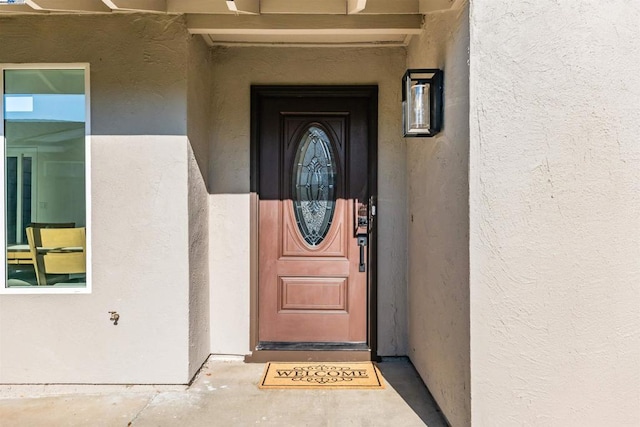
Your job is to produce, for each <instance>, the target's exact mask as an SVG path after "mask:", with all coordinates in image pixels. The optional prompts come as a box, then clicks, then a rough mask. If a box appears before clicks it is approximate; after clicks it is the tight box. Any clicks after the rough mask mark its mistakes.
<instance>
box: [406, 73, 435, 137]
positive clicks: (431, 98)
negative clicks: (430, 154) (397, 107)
mask: <svg viewBox="0 0 640 427" xmlns="http://www.w3.org/2000/svg"><path fill="white" fill-rule="evenodd" d="M442 77H443V73H442V70H438V69H416V70H407V72H406V73H404V77H402V110H403V118H402V122H403V123H402V124H403V130H404V136H405V137H408V136H411V137H425V136H434V135H435V134H437V133H438V132H440V129H441V128H442Z"/></svg>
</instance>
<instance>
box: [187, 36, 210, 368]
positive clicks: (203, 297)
mask: <svg viewBox="0 0 640 427" xmlns="http://www.w3.org/2000/svg"><path fill="white" fill-rule="evenodd" d="M188 52H189V57H188V63H187V67H188V68H187V72H188V75H187V135H188V136H189V143H190V145H189V152H188V161H189V177H188V181H189V193H188V197H189V377H191V376H193V375H194V374H195V373H196V372H197V371H198V369H199V368H200V366H202V363H203V362H204V361H205V360H206V358H207V357H208V356H209V352H210V348H211V343H210V326H211V325H210V323H209V194H208V192H207V183H206V179H207V175H208V174H207V167H208V161H209V141H210V140H209V137H210V136H209V116H210V112H211V60H210V59H211V55H210V53H209V49H208V47H207V45H206V44H205V42H204V40H203V39H202V37H200V36H193V37H191V39H190V40H189V51H188Z"/></svg>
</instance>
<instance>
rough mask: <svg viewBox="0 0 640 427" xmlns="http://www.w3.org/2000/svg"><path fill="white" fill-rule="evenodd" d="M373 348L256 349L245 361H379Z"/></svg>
mask: <svg viewBox="0 0 640 427" xmlns="http://www.w3.org/2000/svg"><path fill="white" fill-rule="evenodd" d="M377 360H378V359H377V357H375V356H374V355H373V353H372V352H371V350H350V351H344V350H257V349H256V350H254V351H253V352H252V353H251V354H247V355H246V356H245V357H244V361H245V363H266V362H370V361H377Z"/></svg>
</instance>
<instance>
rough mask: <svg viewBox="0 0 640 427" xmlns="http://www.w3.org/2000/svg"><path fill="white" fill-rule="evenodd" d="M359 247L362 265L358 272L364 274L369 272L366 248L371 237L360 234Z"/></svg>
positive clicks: (358, 237) (359, 266)
mask: <svg viewBox="0 0 640 427" xmlns="http://www.w3.org/2000/svg"><path fill="white" fill-rule="evenodd" d="M357 239H358V246H359V247H360V264H359V265H358V271H359V272H361V273H363V272H365V271H367V266H366V264H365V261H364V248H365V246H367V244H368V243H369V237H368V236H367V235H366V234H358V236H357Z"/></svg>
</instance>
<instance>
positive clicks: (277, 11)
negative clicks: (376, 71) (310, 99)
mask: <svg viewBox="0 0 640 427" xmlns="http://www.w3.org/2000/svg"><path fill="white" fill-rule="evenodd" d="M464 1H465V0H0V15H8V14H10V15H19V14H69V13H71V14H111V13H133V12H135V13H160V14H170V15H184V16H185V19H186V23H187V28H188V30H189V32H191V33H192V34H201V35H202V36H203V37H204V39H205V40H206V41H207V43H208V44H210V45H217V44H221V45H264V44H268V45H326V46H344V45H356V46H381V45H392V46H396V45H406V44H407V43H408V41H409V39H410V38H411V36H412V35H414V34H419V33H420V31H421V30H422V15H424V14H426V13H432V12H436V11H440V10H446V9H451V8H455V7H457V5H458V4H459V3H463V2H464Z"/></svg>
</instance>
